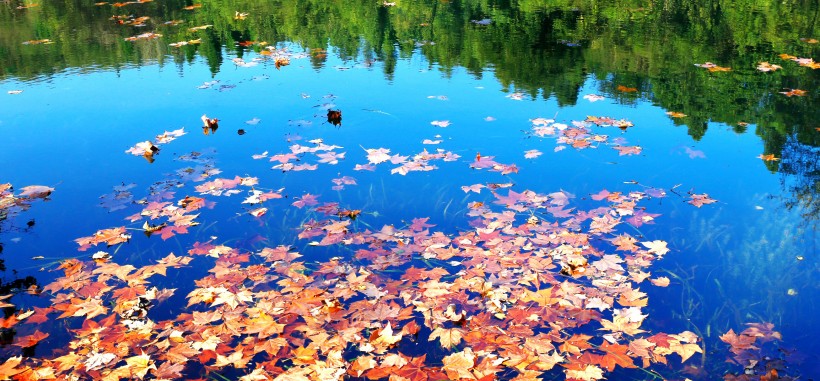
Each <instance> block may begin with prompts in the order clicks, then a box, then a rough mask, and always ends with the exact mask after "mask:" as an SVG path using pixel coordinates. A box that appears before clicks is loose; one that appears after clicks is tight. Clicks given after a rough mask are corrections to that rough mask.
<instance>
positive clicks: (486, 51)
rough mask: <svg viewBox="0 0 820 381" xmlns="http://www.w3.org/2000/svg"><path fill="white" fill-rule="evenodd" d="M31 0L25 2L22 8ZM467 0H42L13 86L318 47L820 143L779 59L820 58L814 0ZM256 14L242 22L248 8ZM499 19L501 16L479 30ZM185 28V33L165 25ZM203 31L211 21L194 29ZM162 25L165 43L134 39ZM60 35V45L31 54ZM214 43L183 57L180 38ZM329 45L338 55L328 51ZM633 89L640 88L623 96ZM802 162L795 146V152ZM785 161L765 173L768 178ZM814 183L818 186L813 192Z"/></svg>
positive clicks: (810, 111) (780, 145)
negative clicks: (118, 19)
mask: <svg viewBox="0 0 820 381" xmlns="http://www.w3.org/2000/svg"><path fill="white" fill-rule="evenodd" d="M16 1H17V2H19V1H20V0H16ZM546 3H547V2H543V1H537V0H520V1H518V2H497V1H487V0H463V1H449V2H442V1H438V0H415V1H404V2H401V3H400V4H398V5H397V6H395V7H386V6H382V5H381V4H379V3H378V2H373V1H369V0H352V1H346V2H343V3H339V2H335V3H334V2H327V1H323V0H278V1H272V2H261V3H260V2H254V1H250V0H230V1H228V0H209V1H204V2H203V6H202V7H201V8H199V9H196V10H194V11H187V10H184V9H183V7H185V6H186V5H190V4H189V3H186V2H184V1H183V0H167V1H162V2H159V1H157V2H149V3H144V4H131V5H128V6H126V7H123V8H114V7H111V6H108V5H106V6H102V7H97V6H93V5H91V4H90V3H86V2H80V1H77V0H58V1H53V2H45V3H43V4H41V5H40V6H39V7H37V8H32V9H29V10H16V9H14V8H15V7H14V5H17V4H16V3H14V2H12V4H11V5H10V6H7V7H0V30H2V33H0V77H9V76H14V77H18V78H22V79H27V78H33V77H36V76H39V75H43V74H46V75H49V74H53V73H55V72H58V71H60V70H63V69H65V68H69V67H89V66H92V65H93V66H97V67H102V68H113V69H119V68H120V67H122V66H125V65H134V64H136V65H140V64H143V63H145V62H157V63H159V64H160V65H162V64H165V62H166V61H168V58H169V57H170V58H171V61H172V62H174V63H175V64H177V65H179V67H180V70H183V64H184V63H185V62H191V61H192V60H193V59H194V58H195V57H196V56H197V55H199V56H200V57H203V58H204V59H205V61H206V62H207V64H208V66H209V68H210V70H211V72H212V73H213V74H214V75H215V74H216V73H217V72H218V71H219V70H220V66H221V64H222V62H223V54H224V52H225V51H228V52H230V53H232V54H235V55H238V56H243V55H244V54H246V53H248V52H250V51H252V50H257V51H258V50H259V49H261V46H259V45H253V46H248V47H243V46H239V45H238V43H240V42H247V41H256V42H261V41H265V42H267V44H270V45H276V44H277V43H280V42H283V41H289V42H295V43H297V44H299V45H301V46H302V47H304V48H306V49H312V50H311V56H310V57H311V64H312V65H313V66H314V67H315V68H320V67H322V66H323V65H324V64H325V61H326V59H327V56H326V54H333V55H336V56H338V57H340V58H341V59H343V60H363V61H365V62H368V63H369V62H373V61H379V62H381V65H380V66H381V68H382V70H383V72H384V75H385V77H386V78H388V79H392V78H393V76H394V75H395V74H394V71H395V66H396V63H397V60H398V59H399V58H407V57H410V56H411V55H413V54H420V55H422V56H424V57H425V58H426V59H427V60H428V61H429V62H430V65H431V66H432V65H434V64H435V65H438V67H439V68H440V70H441V71H442V73H443V74H444V75H449V73H451V72H452V70H453V69H454V68H456V67H463V68H465V69H466V70H467V71H468V72H469V73H471V74H472V75H475V76H477V77H480V76H481V75H482V73H483V72H484V71H485V70H486V69H487V68H492V70H493V73H494V75H495V77H496V78H497V79H498V80H499V82H500V83H501V85H502V86H503V87H504V88H506V89H515V90H516V91H521V92H523V93H527V94H529V95H531V96H533V97H537V96H540V97H544V98H547V97H555V99H556V100H557V101H558V103H559V104H560V105H572V104H575V103H576V102H577V99H578V97H579V90H580V89H581V86H582V85H583V84H584V83H585V81H586V80H587V79H588V78H589V77H590V76H591V77H593V78H596V79H597V80H598V83H599V84H600V89H599V91H600V92H602V93H605V94H608V96H609V97H610V98H613V99H616V100H617V101H619V102H624V103H631V102H635V101H637V100H638V99H645V100H649V101H651V102H653V103H655V104H657V105H659V106H661V107H663V108H665V109H668V110H673V111H678V112H682V113H684V114H686V115H687V116H686V117H685V118H682V119H676V120H675V123H676V124H680V125H682V126H683V125H685V126H686V128H687V129H688V131H689V134H690V135H691V136H692V138H693V139H695V140H698V139H700V138H702V137H703V136H704V135H705V134H706V132H707V131H706V127H707V126H708V125H709V122H718V123H725V124H726V125H728V126H731V128H733V129H734V130H735V131H738V132H742V131H744V130H745V125H746V124H754V125H756V126H757V130H756V133H757V134H758V135H759V136H760V137H761V138H762V139H763V141H764V145H765V152H764V153H772V154H774V155H775V156H778V157H783V158H784V161H787V160H788V158H787V157H786V156H788V155H789V154H791V152H792V151H789V150H784V147H785V146H784V144H785V141H786V138H785V137H786V136H792V135H794V136H796V137H797V141H798V142H799V143H801V144H805V145H808V146H815V147H816V146H818V145H820V142H818V137H817V136H818V134H817V132H816V131H815V130H814V128H815V127H816V125H815V124H814V123H816V121H817V120H818V119H820V118H818V117H819V116H820V115H818V111H817V110H816V107H814V106H815V105H816V104H818V102H820V99H819V98H820V93H818V92H816V91H811V90H812V89H816V88H818V85H820V81H819V80H818V79H820V74H818V73H820V72H817V71H814V70H812V69H809V68H805V67H799V66H798V65H797V64H795V63H794V62H791V61H788V60H782V59H780V58H778V54H780V53H788V54H792V55H795V56H799V57H818V53H819V52H820V48H819V47H818V46H820V44H808V43H804V42H801V41H800V38H802V37H812V36H814V35H815V32H814V30H815V24H816V22H817V19H818V17H817V15H818V12H819V10H818V5H817V3H816V1H811V0H796V1H789V2H768V3H767V2H763V3H761V2H759V1H754V0H732V1H730V0H723V1H710V2H692V1H685V0H668V1H664V2H658V3H654V2H646V1H639V0H626V1H618V2H615V1H611V0H598V1H593V0H562V1H557V2H549V3H550V5H549V6H548V5H546ZM237 11H241V12H246V13H247V14H248V16H247V17H246V18H244V19H237V18H236V17H235V15H236V12H237ZM112 14H134V15H137V16H142V15H144V16H149V17H150V20H149V21H148V25H147V26H146V27H142V28H140V27H134V26H128V25H117V23H115V22H114V21H113V20H111V19H110V18H111V15H112ZM483 19H489V20H491V22H490V23H489V24H487V23H476V22H475V21H477V20H483ZM170 20H182V21H183V23H182V24H180V25H177V26H169V25H165V22H166V21H170ZM198 25H213V27H211V28H208V29H205V30H200V31H192V30H190V29H189V28H190V27H193V26H198ZM148 30H153V31H155V32H157V33H161V34H162V35H163V37H162V38H160V39H159V40H148V41H137V42H129V41H124V38H125V37H129V36H133V35H137V34H139V33H144V32H146V31H148ZM43 38H49V39H52V40H54V41H55V43H54V44H52V45H22V44H21V42H23V41H27V40H34V39H43ZM192 39H201V41H202V42H201V44H199V45H186V46H183V47H180V48H171V47H169V46H168V44H169V43H171V42H177V41H189V40H192ZM325 49H327V51H325ZM706 61H712V62H715V63H717V64H719V65H721V66H727V67H731V68H732V71H731V72H723V73H710V72H708V71H706V70H703V69H699V68H695V67H694V66H693V64H694V63H703V62H706ZM762 61H768V62H772V63H775V64H780V65H782V66H783V67H784V69H783V70H779V71H777V72H773V73H761V72H758V71H757V70H755V67H756V65H757V64H758V63H759V62H762ZM619 85H623V86H626V87H634V88H636V89H638V92H635V93H625V92H620V91H617V87H618V86H619ZM793 88H800V89H806V90H810V91H809V94H808V96H806V97H791V98H789V97H785V96H783V95H782V94H778V92H779V91H783V90H784V89H793ZM795 152H798V151H795ZM777 165H778V164H777V163H767V166H768V167H769V169H770V170H776V169H777ZM802 189H806V190H808V189H811V188H810V187H802Z"/></svg>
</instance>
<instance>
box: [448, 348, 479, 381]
mask: <svg viewBox="0 0 820 381" xmlns="http://www.w3.org/2000/svg"><path fill="white" fill-rule="evenodd" d="M475 359H476V355H475V354H474V353H473V350H472V349H470V348H465V349H464V350H463V351H461V352H455V353H453V354H451V355H449V356H444V358H443V359H442V360H441V362H442V363H443V364H444V365H443V366H442V367H441V370H443V371H445V372H447V375H448V376H449V377H450V379H451V380H457V379H460V378H468V379H474V378H475V376H474V375H473V374H472V373H471V372H470V369H472V368H473V367H474V366H475Z"/></svg>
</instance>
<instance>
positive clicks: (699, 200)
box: [686, 193, 717, 208]
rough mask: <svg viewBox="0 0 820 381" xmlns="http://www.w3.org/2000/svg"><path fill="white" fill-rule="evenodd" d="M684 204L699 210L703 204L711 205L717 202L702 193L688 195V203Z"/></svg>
mask: <svg viewBox="0 0 820 381" xmlns="http://www.w3.org/2000/svg"><path fill="white" fill-rule="evenodd" d="M686 202H687V203H690V204H692V205H694V206H696V207H698V208H700V207H701V206H703V205H705V204H711V203H714V202H717V200H715V199H713V198H710V197H709V195H708V194H706V193H703V194H694V193H693V194H690V195H689V201H686Z"/></svg>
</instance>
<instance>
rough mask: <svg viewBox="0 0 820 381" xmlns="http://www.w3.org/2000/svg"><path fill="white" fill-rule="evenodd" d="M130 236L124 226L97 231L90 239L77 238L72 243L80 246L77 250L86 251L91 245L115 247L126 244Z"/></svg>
mask: <svg viewBox="0 0 820 381" xmlns="http://www.w3.org/2000/svg"><path fill="white" fill-rule="evenodd" d="M129 239H131V235H130V234H128V233H126V232H125V226H121V227H118V228H111V229H103V230H98V231H97V232H96V233H94V235H92V236H90V237H83V238H77V239H75V240H74V241H75V242H77V244H79V245H80V248H79V250H80V251H85V250H88V248H89V247H91V246H92V245H98V244H100V243H105V244H107V245H108V246H111V245H116V244H118V243H123V242H128V240H129Z"/></svg>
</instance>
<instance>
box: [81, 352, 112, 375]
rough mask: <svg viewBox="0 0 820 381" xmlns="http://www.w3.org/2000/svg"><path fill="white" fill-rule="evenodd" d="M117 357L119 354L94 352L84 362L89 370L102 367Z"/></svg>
mask: <svg viewBox="0 0 820 381" xmlns="http://www.w3.org/2000/svg"><path fill="white" fill-rule="evenodd" d="M115 358H117V355H115V354H113V353H108V352H92V353H90V354H89V355H88V357H87V358H86V359H85V361H84V362H83V365H84V366H85V369H86V370H87V371H91V370H97V369H102V368H103V367H104V366H105V365H107V364H108V363H110V362H111V361H113V360H114V359H115Z"/></svg>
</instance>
